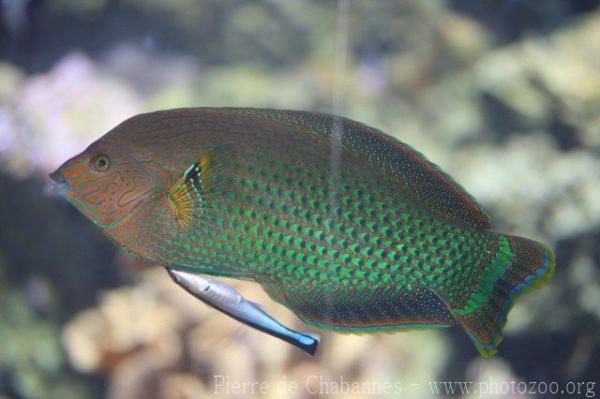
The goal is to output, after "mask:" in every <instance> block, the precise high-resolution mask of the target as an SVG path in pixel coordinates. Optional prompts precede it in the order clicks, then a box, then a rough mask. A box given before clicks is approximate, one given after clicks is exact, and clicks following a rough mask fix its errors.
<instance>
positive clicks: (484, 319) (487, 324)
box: [455, 235, 554, 357]
mask: <svg viewBox="0 0 600 399" xmlns="http://www.w3.org/2000/svg"><path fill="white" fill-rule="evenodd" d="M499 239H500V240H501V241H504V243H505V244H507V245H500V246H499V251H504V252H505V253H504V254H498V255H500V256H497V257H495V259H496V260H497V262H498V263H503V264H497V265H492V266H493V267H491V268H490V270H489V271H487V272H489V273H490V276H483V278H487V277H491V278H492V281H490V283H491V287H490V288H491V291H490V293H489V295H488V297H487V299H486V300H484V301H482V303H481V304H480V306H478V307H477V308H476V309H475V310H473V311H471V312H469V313H466V314H462V315H458V314H455V316H456V318H457V320H458V321H459V322H460V323H461V324H462V326H463V328H464V329H465V331H466V332H467V334H469V336H470V337H471V339H472V340H473V342H474V343H475V346H476V347H477V349H478V350H479V353H481V355H482V356H484V357H489V356H492V355H494V354H495V353H496V352H497V351H498V345H500V342H501V341H502V338H503V336H502V328H503V327H504V325H505V324H506V317H507V314H508V312H509V311H510V309H511V308H512V306H513V304H514V301H515V300H516V298H517V297H518V296H519V295H521V294H522V293H524V292H527V291H530V290H531V289H534V288H538V287H540V286H542V285H543V284H544V283H546V282H547V281H548V280H550V278H551V277H552V275H553V273H554V253H553V252H552V250H551V249H550V248H549V247H547V246H546V245H544V244H542V243H539V242H536V241H533V240H529V239H527V238H522V237H516V236H508V235H506V236H500V237H499ZM503 255H504V256H503ZM499 272H500V273H499Z"/></svg>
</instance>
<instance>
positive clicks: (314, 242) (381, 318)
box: [51, 108, 554, 356]
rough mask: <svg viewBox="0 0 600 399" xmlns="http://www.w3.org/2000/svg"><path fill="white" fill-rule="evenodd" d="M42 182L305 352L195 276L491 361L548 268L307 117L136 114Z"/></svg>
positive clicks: (383, 151) (200, 292)
mask: <svg viewBox="0 0 600 399" xmlns="http://www.w3.org/2000/svg"><path fill="white" fill-rule="evenodd" d="M334 127H335V129H337V130H334ZM333 131H338V132H340V133H339V135H336V136H335V137H336V138H337V142H338V144H339V148H337V149H335V148H334V147H332V136H333V134H334V133H332V132H333ZM333 142H336V141H335V140H334V141H333ZM332 170H333V171H334V173H332ZM51 177H52V178H53V179H54V180H55V181H56V182H58V183H60V184H61V185H62V186H63V187H62V191H63V192H64V195H65V196H66V198H67V199H68V200H69V201H70V202H71V203H72V204H73V205H74V206H75V207H76V208H77V209H79V211H81V213H83V214H84V215H85V216H86V217H87V218H89V219H90V220H92V221H93V222H94V223H96V224H97V225H98V226H99V227H100V228H101V229H102V230H103V231H104V233H105V234H106V235H107V236H108V237H110V238H111V239H112V240H113V241H114V242H116V243H117V244H118V245H120V246H122V247H124V248H125V249H127V250H128V251H130V252H132V253H133V254H135V255H137V256H139V257H141V258H143V259H145V260H147V261H149V262H151V263H153V264H157V265H160V266H164V267H166V268H167V269H168V270H169V272H170V274H171V276H172V277H173V279H174V281H175V282H177V283H178V284H179V285H181V286H182V287H184V288H185V289H186V290H187V291H189V292H191V293H192V294H194V295H195V296H197V297H198V298H200V299H202V300H203V301H204V302H206V303H208V304H210V305H211V306H213V307H215V308H217V309H219V310H221V311H223V312H225V313H226V314H228V315H230V316H232V317H234V318H236V319H238V320H240V321H242V322H244V323H246V324H248V325H250V326H252V327H255V328H259V329H261V330H262V331H265V332H267V333H269V334H272V335H275V336H277V337H279V338H282V339H285V340H286V341H288V342H291V343H293V344H294V345H297V346H298V347H300V348H302V349H303V350H305V351H306V352H307V353H313V352H314V350H316V345H317V343H318V337H317V336H315V335H311V334H303V333H299V332H296V331H293V330H290V329H288V328H286V327H285V326H283V325H281V324H280V323H278V322H277V321H276V320H275V319H274V318H272V317H271V316H269V315H268V314H267V313H266V312H264V311H263V310H262V309H261V308H260V307H259V306H258V305H256V304H254V303H252V302H250V301H247V300H245V299H244V298H243V297H242V296H241V295H239V294H238V293H237V292H236V291H235V290H233V289H232V288H230V287H228V286H226V285H225V284H224V283H220V282H217V281H215V280H210V279H208V278H206V277H203V276H202V275H212V276H223V277H232V278H238V279H247V280H252V281H255V282H257V283H259V284H260V285H261V286H262V287H263V289H264V290H265V291H266V292H267V293H268V294H269V295H270V296H271V298H272V299H273V300H275V301H277V302H279V303H281V304H283V305H285V306H286V307H288V308H289V309H290V310H292V311H293V312H294V313H295V314H296V315H298V316H299V317H300V318H301V319H302V320H303V321H304V322H306V323H307V324H308V325H310V326H312V327H316V328H319V329H326V330H335V331H342V332H351V333H364V332H380V331H395V330H402V329H407V328H435V327H448V326H452V325H455V324H459V325H461V326H462V328H463V329H464V330H465V331H466V332H467V334H468V335H469V336H470V338H471V339H472V341H473V342H474V344H475V346H476V347H477V349H478V350H479V352H480V353H481V354H482V355H483V356H491V355H493V354H494V353H495V352H496V351H497V348H498V345H499V344H500V341H501V340H502V332H501V331H502V328H503V326H504V324H505V323H506V317H507V314H508V312H509V310H510V308H511V306H512V304H513V302H514V300H515V299H516V297H518V296H519V295H520V294H521V293H523V292H524V291H526V290H527V289H530V288H535V287H538V286H540V285H541V284H542V283H544V282H546V281H547V280H549V279H550V277H551V276H552V274H553V270H554V255H553V253H552V250H551V249H550V248H548V247H546V246H545V245H543V244H541V243H538V242H535V241H532V240H529V239H526V238H521V237H516V236H511V235H504V234H500V233H497V232H494V231H492V230H491V226H490V221H489V218H488V216H487V215H486V214H485V213H484V212H483V210H482V209H481V207H480V206H479V205H478V204H477V202H476V201H475V200H474V199H473V198H472V197H471V196H470V195H469V194H468V193H467V192H466V191H465V190H464V189H463V188H462V187H461V186H460V185H458V184H457V183H456V182H455V181H454V180H453V179H452V178H451V177H450V176H448V175H447V174H445V173H444V172H442V171H441V170H440V169H439V168H438V167H437V166H435V165H434V164H432V163H431V162H429V161H428V160H427V159H426V158H425V157H424V156H423V155H421V154H420V153H418V152H417V151H415V150H414V149H412V148H411V147H409V146H408V145H406V144H404V143H402V142H399V141H397V140H396V139H394V138H392V137H390V136H388V135H386V134H384V133H383V132H381V131H378V130H376V129H373V128H371V127H369V126H366V125H364V124H361V123H358V122H355V121H352V120H349V119H345V118H340V117H335V116H331V115H327V114H322V113H316V112H302V111H283V110H270V109H242V108H189V109H175V110H168V111H158V112H153V113H147V114H141V115H137V116H134V117H132V118H130V119H128V120H126V121H125V122H123V123H121V124H120V125H119V126H117V127H115V128H114V129H113V130H111V131H110V132H108V133H107V134H106V135H104V136H103V137H101V138H100V139H99V140H98V141H96V142H94V143H93V144H91V145H90V146H89V147H88V148H87V149H86V150H85V151H83V152H82V153H81V154H79V155H77V156H75V157H74V158H72V159H70V160H68V161H67V162H66V163H65V164H63V165H62V166H61V167H60V168H59V169H58V170H57V171H56V172H54V173H52V174H51Z"/></svg>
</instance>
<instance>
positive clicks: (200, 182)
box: [167, 145, 233, 227]
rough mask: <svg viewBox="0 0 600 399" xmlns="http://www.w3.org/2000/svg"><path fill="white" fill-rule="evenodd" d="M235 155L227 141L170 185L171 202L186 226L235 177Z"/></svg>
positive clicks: (168, 195) (206, 153)
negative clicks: (233, 163)
mask: <svg viewBox="0 0 600 399" xmlns="http://www.w3.org/2000/svg"><path fill="white" fill-rule="evenodd" d="M232 159H233V157H232V150H231V148H230V146H227V145H223V146H219V147H216V148H214V149H212V150H210V151H206V152H204V153H201V154H199V155H198V158H197V159H196V161H195V162H194V163H192V164H191V165H190V166H189V167H188V168H187V169H186V170H185V172H184V173H183V176H181V178H180V179H179V180H178V181H177V182H176V183H175V184H173V186H172V187H171V188H170V189H169V192H168V194H167V197H168V199H169V204H170V206H171V209H172V211H173V214H174V215H175V218H176V219H177V223H179V224H180V225H181V226H182V227H189V226H191V225H192V223H193V222H194V219H195V218H198V217H200V216H202V214H203V213H204V212H205V211H206V210H207V209H209V208H210V207H211V199H213V198H214V194H217V193H219V192H220V191H222V190H223V189H224V188H225V186H226V181H227V179H228V178H230V177H231V173H230V169H231V163H232ZM213 205H214V204H213Z"/></svg>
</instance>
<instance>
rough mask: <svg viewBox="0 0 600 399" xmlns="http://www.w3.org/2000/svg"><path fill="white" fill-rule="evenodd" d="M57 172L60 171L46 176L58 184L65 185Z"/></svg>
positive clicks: (62, 177) (64, 181)
mask: <svg viewBox="0 0 600 399" xmlns="http://www.w3.org/2000/svg"><path fill="white" fill-rule="evenodd" d="M59 170H60V169H57V170H55V171H54V172H52V173H50V174H49V175H48V176H50V178H51V179H52V180H54V181H55V182H56V183H58V184H62V183H66V180H65V178H64V176H63V175H62V174H61V173H60V172H59Z"/></svg>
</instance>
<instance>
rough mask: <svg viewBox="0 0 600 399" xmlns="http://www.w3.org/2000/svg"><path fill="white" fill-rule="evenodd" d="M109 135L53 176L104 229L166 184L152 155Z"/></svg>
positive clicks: (65, 164)
mask: <svg viewBox="0 0 600 399" xmlns="http://www.w3.org/2000/svg"><path fill="white" fill-rule="evenodd" d="M121 138H122V137H120V136H119V134H111V133H109V134H107V135H105V136H104V137H102V138H100V139H99V140H98V141H96V142H94V143H93V144H91V145H90V146H89V147H88V148H87V149H85V151H83V152H82V153H81V154H79V155H76V156H74V157H73V158H71V159H69V160H68V161H67V162H65V163H64V164H63V165H62V166H61V167H59V168H58V169H57V170H56V171H55V172H53V173H51V174H50V177H51V178H52V180H54V181H55V182H57V183H58V184H59V191H60V192H61V193H62V194H63V195H64V196H65V197H66V199H67V200H68V201H69V202H71V203H72V204H73V205H74V206H75V207H76V208H77V209H78V210H79V211H80V212H81V213H83V215H85V216H86V217H87V218H88V219H90V220H92V221H93V222H94V223H96V224H97V225H98V226H100V227H101V228H103V229H110V228H112V227H114V226H116V225H117V224H119V223H120V222H121V221H123V220H124V219H125V218H126V217H127V216H128V215H130V214H131V212H133V211H134V209H135V208H136V207H137V206H138V205H140V204H141V203H143V202H144V201H146V200H147V199H149V198H150V197H151V196H152V195H153V194H154V193H155V192H156V191H157V190H159V187H160V186H161V183H162V178H161V173H160V172H159V171H158V169H157V168H156V166H155V163H154V162H153V160H152V155H151V154H149V153H145V152H144V151H143V150H142V149H140V148H136V147H135V146H134V145H131V143H130V142H129V143H127V142H124V141H120V139H121Z"/></svg>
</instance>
